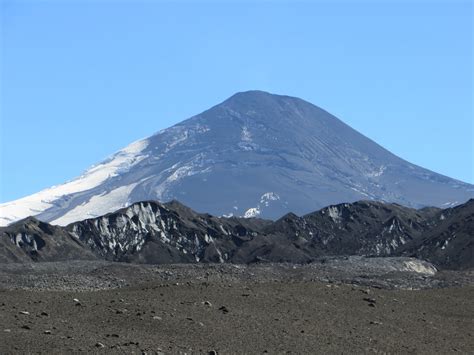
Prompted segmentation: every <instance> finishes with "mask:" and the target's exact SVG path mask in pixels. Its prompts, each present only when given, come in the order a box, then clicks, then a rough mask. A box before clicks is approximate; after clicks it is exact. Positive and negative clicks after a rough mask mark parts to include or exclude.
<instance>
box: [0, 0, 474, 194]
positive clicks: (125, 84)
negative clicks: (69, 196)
mask: <svg viewBox="0 0 474 355" xmlns="http://www.w3.org/2000/svg"><path fill="white" fill-rule="evenodd" d="M0 1H1V3H2V7H1V9H0V10H1V18H0V22H1V30H2V34H1V56H0V59H1V78H0V79H1V90H2V91H1V96H0V98H1V102H0V107H1V126H0V130H1V136H0V139H1V151H0V157H1V174H0V177H1V180H0V188H1V190H0V201H8V200H12V199H16V198H19V197H22V196H25V195H28V194H30V193H34V192H36V191H38V190H40V189H42V188H45V187H49V186H51V185H55V184H59V183H62V182H65V181H66V180H69V179H72V178H74V177H75V176H77V175H79V174H80V173H81V172H82V171H84V170H85V169H86V168H87V167H88V166H90V165H91V164H94V163H97V162H99V161H100V160H102V159H103V158H105V157H107V156H108V155H110V154H111V153H113V152H114V151H116V150H118V149H120V148H122V147H124V146H125V145H127V144H128V143H130V142H132V141H133V140H136V139H139V138H142V137H146V136H149V135H151V134H152V133H154V132H156V131H158V130H160V129H162V128H165V127H168V126H170V125H172V124H174V123H177V122H179V121H181V120H183V119H185V118H188V117H190V116H192V115H194V114H197V113H199V112H201V111H203V110H205V109H207V108H209V107H210V106H212V105H214V104H217V103H219V102H220V101H222V100H224V99H226V98H227V97H228V96H230V95H232V94H233V93H235V92H237V91H244V90H249V89H260V90H266V91H270V92H273V93H280V94H287V95H292V96H298V97H301V98H303V99H306V100H308V101H310V102H312V103H314V104H316V105H318V106H320V107H322V108H324V109H326V110H327V111H329V112H331V113H333V114H335V115H336V116H338V117H339V118H341V119H342V120H343V121H345V122H346V123H348V124H349V125H351V126H352V127H354V128H355V129H357V130H359V131H360V132H362V133H363V134H365V135H366V136H368V137H370V138H372V139H373V140H375V141H376V142H378V143H380V144H381V145H382V146H384V147H386V148H388V149H389V150H391V151H392V152H394V153H395V154H397V155H399V156H401V157H403V158H405V159H407V160H409V161H411V162H413V163H416V164H419V165H421V166H423V167H426V168H429V169H431V170H434V171H436V172H439V173H442V174H445V175H448V176H451V177H454V178H458V179H461V180H463V181H467V182H471V183H473V182H474V172H473V170H474V168H473V164H474V163H473V161H474V159H473V139H474V137H473V136H474V133H473V64H472V63H473V54H472V47H473V5H472V2H471V1H464V2H462V1H452V0H446V1H438V2H436V1H421V0H420V1H419V2H416V1H396V2H392V3H390V2H388V1H379V2H375V1H372V2H370V1H369V2H358V1H347V2H342V1H337V2H322V1H314V2H301V3H298V4H294V2H293V1H291V4H290V1H288V2H283V1H274V2H272V1H266V2H259V3H257V4H255V2H254V3H253V4H252V3H251V2H248V1H247V2H243V1H242V2H233V3H230V2H225V3H224V4H223V3H222V2H221V3H219V2H217V1H214V2H207V3H204V2H203V3H198V2H197V1H194V2H183V1H178V2H177V3H175V4H173V3H171V2H162V1H144V2H137V1H112V0H98V1H91V0H89V1H66V0H65V1H53V0H51V1H41V0H38V1H33V0H31V1H19V0H17V1H14V0H3V1H2V0H0Z"/></svg>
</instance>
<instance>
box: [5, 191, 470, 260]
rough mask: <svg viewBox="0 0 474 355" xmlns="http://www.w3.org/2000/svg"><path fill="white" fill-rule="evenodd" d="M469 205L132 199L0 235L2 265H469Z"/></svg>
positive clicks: (34, 222)
mask: <svg viewBox="0 0 474 355" xmlns="http://www.w3.org/2000/svg"><path fill="white" fill-rule="evenodd" d="M473 216H474V200H470V201H468V202H467V203H466V204H464V205H461V206H458V207H455V208H449V209H445V210H441V209H437V208H428V209H427V208H425V209H421V210H416V209H411V208H407V207H403V206H400V205H397V204H388V203H386V204H385V203H381V202H373V201H360V202H356V203H353V204H349V203H345V204H339V205H332V206H329V207H326V208H323V209H321V210H319V211H317V212H314V213H310V214H308V215H305V216H302V217H298V216H296V215H295V214H287V215H285V216H284V217H282V218H281V219H279V220H277V221H275V222H272V221H268V220H262V219H258V218H250V219H249V218H236V217H231V218H225V217H220V218H219V217H214V216H212V215H209V214H200V213H197V212H194V211H193V210H191V209H190V208H188V207H186V206H184V205H182V204H180V203H179V202H176V201H172V202H170V203H167V204H161V203H158V202H153V201H144V202H138V203H135V204H133V205H131V206H129V207H127V208H123V209H121V210H118V211H117V212H114V213H110V214H107V215H104V216H101V217H98V218H92V219H88V220H85V221H81V222H76V223H72V224H70V225H68V226H66V227H58V226H51V225H49V224H47V223H43V222H39V221H38V220H36V219H34V218H28V219H26V220H23V221H20V222H17V223H15V224H13V225H11V226H8V227H4V228H1V229H0V246H1V250H2V254H0V255H1V257H2V261H24V260H30V259H33V260H38V261H55V260H64V259H83V258H86V259H87V258H99V259H106V260H114V261H126V262H138V263H178V262H179V263H183V262H184V263H195V262H205V263H209V262H211V263H212V262H218V263H223V262H232V263H251V262H258V261H272V262H292V263H306V262H311V261H314V260H315V259H317V258H321V257H323V256H330V255H366V256H415V257H418V258H421V259H425V260H428V261H431V262H433V263H434V264H435V265H437V266H438V267H440V268H452V269H467V268H473V267H474V263H473V261H474V257H473V251H474V244H473V240H474V225H473V222H472V220H473Z"/></svg>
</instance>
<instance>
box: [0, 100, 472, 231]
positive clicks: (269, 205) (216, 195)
mask: <svg viewBox="0 0 474 355" xmlns="http://www.w3.org/2000/svg"><path fill="white" fill-rule="evenodd" d="M473 197H474V186H473V185H470V184H467V183H463V182H461V181H457V180H454V179H450V178H448V177H445V176H442V175H439V174H436V173H434V172H431V171H429V170H426V169H423V168H421V167H418V166H416V165H414V164H411V163H409V162H407V161H405V160H403V159H401V158H399V157H397V156H395V155H393V154H391V153H390V152H388V151H387V150H385V149H384V148H382V147H381V146H379V145H378V144H376V143H375V142H373V141H371V140H370V139H368V138H366V137H364V136H363V135H361V134H360V133H358V132H356V131H355V130H353V129H352V128H350V127H349V126H347V125H346V124H344V123H343V122H341V121H340V120H339V119H337V118H336V117H334V116H332V115H331V114H329V113H327V112H326V111H324V110H322V109H320V108H318V107H316V106H314V105H312V104H310V103H308V102H305V101H303V100H301V99H298V98H294V97H288V96H280V95H272V94H269V93H265V92H261V91H249V92H243V93H238V94H236V95H234V96H232V97H231V98H229V99H227V100H226V101H224V102H223V103H221V104H219V105H217V106H214V107H212V108H211V109H209V110H207V111H205V112H203V113H201V114H199V115H197V116H194V117H192V118H190V119H188V120H185V121H183V122H181V123H179V124H177V125H175V126H173V127H170V128H168V129H165V130H162V131H160V132H158V133H157V134H155V135H153V136H151V137H149V138H146V139H143V140H140V141H137V142H134V143H132V144H131V145H129V146H128V147H126V148H124V149H123V150H121V151H119V152H117V153H116V154H114V155H112V156H111V157H110V158H108V159H107V160H105V161H104V162H102V163H100V164H98V165H95V166H93V167H91V168H90V169H89V170H87V171H86V172H85V173H84V174H83V175H82V176H80V177H78V178H77V179H75V180H72V181H70V182H68V183H65V184H63V185H59V186H54V187H52V188H49V189H46V190H43V191H41V192H39V193H36V194H33V195H31V196H28V197H25V198H22V199H19V200H16V201H12V202H7V203H3V204H1V205H0V225H7V224H9V223H11V222H14V221H17V220H19V219H22V218H25V217H27V216H30V215H34V216H36V217H37V218H39V219H41V220H44V221H49V222H52V223H53V224H59V225H66V224H68V223H71V222H74V221H78V220H82V219H86V218H90V217H96V216H100V215H103V214H105V213H108V212H112V211H115V210H117V209H118V208H121V207H125V206H128V205H130V204H131V203H134V202H137V201H142V200H160V201H168V200H172V199H177V200H179V201H181V202H183V203H185V204H186V205H188V206H190V207H192V208H193V209H196V210H198V211H201V212H210V213H212V214H215V215H226V216H232V215H235V216H247V217H253V216H259V217H267V218H276V217H280V216H281V215H283V214H285V213H287V212H290V211H292V212H295V213H297V214H302V213H306V212H309V211H313V210H316V209H319V208H321V207H323V206H327V205H330V204H336V203H340V202H351V201H356V200H361V199H364V200H367V199H372V200H383V201H389V202H397V203H400V204H403V205H406V206H412V207H421V206H440V207H449V206H451V205H456V204H459V203H462V202H465V201H466V200H468V199H469V198H473Z"/></svg>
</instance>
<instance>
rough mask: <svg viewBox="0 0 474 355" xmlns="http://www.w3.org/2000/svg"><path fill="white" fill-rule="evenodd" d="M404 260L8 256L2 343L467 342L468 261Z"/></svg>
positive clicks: (471, 331) (295, 347) (275, 348)
mask: <svg viewBox="0 0 474 355" xmlns="http://www.w3.org/2000/svg"><path fill="white" fill-rule="evenodd" d="M408 261H409V260H408ZM406 262H407V260H406V259H400V258H384V259H382V258H367V259H366V258H361V257H351V258H329V259H323V260H321V261H320V262H317V263H313V264H308V265H291V264H255V265H248V266H244V265H229V264H224V265H222V264H209V265H202V264H198V265H189V264H188V265H133V264H118V263H107V262H81V261H76V262H68V263H36V264H4V265H0V353H1V354H15V353H31V354H36V353H42V354H52V353H58V354H64V353H80V352H82V353H97V354H102V353H104V354H105V353H110V354H144V353H146V354H160V353H164V354H185V353H186V354H209V353H211V354H212V353H213V352H214V353H218V354H235V353H251V354H254V353H256V354H262V353H270V354H274V353H294V354H301V353H351V354H352V353H426V354H428V353H429V354H433V353H438V354H446V353H455V352H456V353H466V354H468V353H474V338H473V336H474V282H473V280H474V273H473V272H472V271H466V272H446V271H443V272H438V273H436V274H434V275H433V274H429V273H428V272H427V273H423V274H420V273H415V272H407V271H400V265H405V263H406Z"/></svg>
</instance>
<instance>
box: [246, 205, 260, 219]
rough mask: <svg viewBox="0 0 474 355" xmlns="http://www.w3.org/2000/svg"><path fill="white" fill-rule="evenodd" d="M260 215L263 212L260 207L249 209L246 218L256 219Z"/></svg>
mask: <svg viewBox="0 0 474 355" xmlns="http://www.w3.org/2000/svg"><path fill="white" fill-rule="evenodd" d="M260 213H261V211H260V209H259V208H258V207H253V208H249V209H248V210H247V211H245V214H244V218H254V217H257V216H259V215H260Z"/></svg>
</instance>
